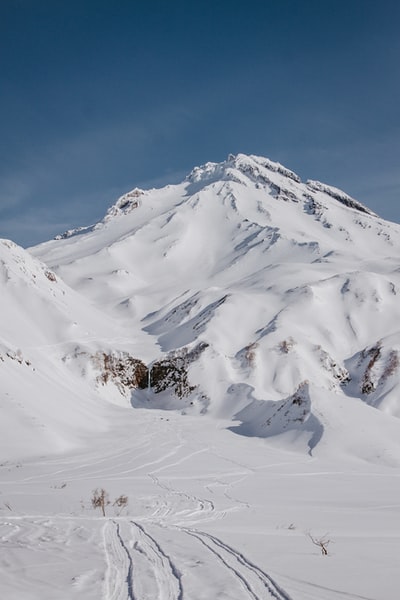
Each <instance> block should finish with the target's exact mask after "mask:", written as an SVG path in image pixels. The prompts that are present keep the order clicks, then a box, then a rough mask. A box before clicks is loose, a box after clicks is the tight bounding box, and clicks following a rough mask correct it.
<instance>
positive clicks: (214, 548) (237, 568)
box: [182, 528, 292, 600]
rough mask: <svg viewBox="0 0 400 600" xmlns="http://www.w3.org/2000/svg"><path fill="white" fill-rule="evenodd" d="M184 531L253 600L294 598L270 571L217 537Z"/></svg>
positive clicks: (286, 599)
mask: <svg viewBox="0 0 400 600" xmlns="http://www.w3.org/2000/svg"><path fill="white" fill-rule="evenodd" d="M182 531H184V532H185V533H187V534H188V535H190V536H192V537H194V538H196V539H197V540H199V541H200V542H201V543H202V544H203V545H204V546H205V547H206V548H207V549H208V550H209V551H210V552H211V553H212V554H213V555H214V556H215V557H216V558H218V560H219V561H220V562H221V563H222V564H223V565H224V567H225V568H227V569H228V570H229V571H230V572H231V574H232V575H234V576H235V577H236V578H237V580H238V581H239V583H240V584H241V586H242V587H243V589H244V590H245V592H246V593H247V596H248V597H249V598H251V599H252V600H265V599H266V597H267V596H266V593H268V597H270V598H274V599H275V600H292V599H291V597H290V596H289V594H288V593H287V592H285V591H284V590H283V589H282V588H281V587H280V586H279V585H278V584H277V583H276V582H275V581H274V580H273V579H272V577H271V576H270V575H268V573H265V572H264V571H262V570H261V569H260V568H259V567H257V566H256V565H254V564H253V563H252V562H250V561H249V560H247V558H245V557H244V556H243V554H241V553H240V552H238V551H237V550H235V549H234V548H231V547H230V546H228V545H227V544H225V543H224V542H222V541H221V540H220V539H218V538H217V537H215V536H213V535H211V534H209V533H205V532H203V531H198V530H191V529H186V528H182Z"/></svg>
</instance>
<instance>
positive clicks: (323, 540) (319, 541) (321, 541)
mask: <svg viewBox="0 0 400 600" xmlns="http://www.w3.org/2000/svg"><path fill="white" fill-rule="evenodd" d="M327 535H328V534H327V533H326V534H325V535H323V536H322V537H320V538H315V537H313V536H312V535H311V533H308V537H309V538H310V540H311V541H312V543H313V544H314V546H318V548H319V549H320V550H321V554H322V556H328V550H327V546H328V545H329V544H330V543H331V540H330V539H328V538H327Z"/></svg>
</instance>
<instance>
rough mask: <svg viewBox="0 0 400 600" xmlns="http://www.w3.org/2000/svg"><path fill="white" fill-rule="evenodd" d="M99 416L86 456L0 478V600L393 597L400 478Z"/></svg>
mask: <svg viewBox="0 0 400 600" xmlns="http://www.w3.org/2000/svg"><path fill="white" fill-rule="evenodd" d="M108 416H109V419H110V424H111V427H110V429H109V430H108V431H107V432H103V433H101V434H100V435H98V436H97V438H92V439H91V441H90V445H88V446H87V447H86V448H82V449H81V450H79V451H75V452H71V453H67V454H62V455H59V456H54V455H53V456H43V457H39V458H38V459H35V460H32V459H25V460H23V461H20V462H17V463H16V462H7V463H4V464H3V465H2V466H1V479H2V486H1V492H2V494H1V526H0V539H1V547H2V553H1V554H2V560H1V573H0V595H1V597H2V598H8V599H15V600H17V599H18V600H28V599H29V600H33V599H38V600H39V599H40V600H47V599H51V600H53V599H54V598H57V599H59V600H62V599H64V598H65V599H70V598H85V599H92V598H93V599H98V598H104V599H105V600H111V599H117V598H118V599H120V598H121V599H122V598H128V599H129V598H131V599H132V598H134V599H137V600H145V599H146V598H148V599H156V598H160V599H161V598H163V599H168V600H175V599H176V600H177V599H184V598H185V599H190V600H209V599H210V598H218V599H226V600H228V599H229V600H244V599H245V598H251V599H253V600H254V599H259V600H261V599H265V598H278V599H281V600H287V599H289V598H291V599H292V600H312V599H315V600H320V599H321V598H324V599H326V600H331V599H332V600H335V599H337V598H350V599H356V598H365V599H369V600H383V599H385V600H395V599H397V598H398V585H397V580H398V551H399V548H400V532H399V530H398V523H399V512H400V504H399V502H398V498H399V494H400V477H399V475H400V469H399V467H396V468H394V467H392V468H390V467H385V466H383V465H382V464H375V465H373V464H371V463H368V462H365V461H362V460H356V459H352V458H351V456H350V455H348V456H341V457H340V458H338V459H335V458H334V457H332V458H331V459H330V460H328V459H317V458H313V457H310V456H306V455H301V454H298V453H295V452H290V451H288V450H283V449H279V448H278V447H274V445H272V444H271V443H269V442H266V441H265V440H260V439H257V438H249V437H245V436H240V435H236V434H235V433H233V432H232V431H229V429H227V426H228V425H229V424H228V423H226V422H223V421H218V422H217V421H215V420H211V419H210V418H208V417H203V418H202V419H199V418H196V417H191V416H188V415H181V414H179V413H176V412H165V411H158V410H153V411H148V410H144V409H137V410H133V411H132V410H130V409H122V408H117V407H111V408H110V411H109V415H108ZM355 435H356V434H355ZM375 460H376V461H378V460H379V457H378V456H377V457H375ZM100 488H104V489H105V490H106V491H107V492H108V494H109V499H110V501H111V504H110V505H109V506H107V507H106V517H105V518H104V517H102V515H101V511H100V509H94V508H93V507H92V506H91V498H92V496H93V491H94V490H95V489H100ZM121 495H126V496H127V497H128V504H127V506H125V507H124V506H122V507H118V506H113V505H112V503H113V502H114V501H115V499H117V498H119V497H120V496H121ZM308 534H311V535H312V536H313V537H314V539H315V538H317V539H320V538H321V537H323V536H325V537H326V539H328V540H330V542H331V543H330V544H329V545H328V551H329V555H328V556H322V554H321V552H320V549H319V548H318V547H317V546H315V545H313V543H312V542H311V539H310V537H309V535H308Z"/></svg>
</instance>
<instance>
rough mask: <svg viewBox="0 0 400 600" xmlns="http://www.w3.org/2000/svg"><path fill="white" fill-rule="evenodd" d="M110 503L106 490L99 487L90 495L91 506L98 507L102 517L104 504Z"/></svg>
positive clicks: (104, 509) (104, 514)
mask: <svg viewBox="0 0 400 600" xmlns="http://www.w3.org/2000/svg"><path fill="white" fill-rule="evenodd" d="M109 504H110V501H109V499H108V494H107V492H106V491H105V490H104V489H103V488H101V489H100V490H98V489H96V490H94V491H93V495H92V506H93V508H100V509H101V512H102V515H103V517H105V516H106V506H108V505H109Z"/></svg>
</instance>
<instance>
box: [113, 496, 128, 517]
mask: <svg viewBox="0 0 400 600" xmlns="http://www.w3.org/2000/svg"><path fill="white" fill-rule="evenodd" d="M113 506H116V507H117V508H118V509H119V510H118V513H117V514H118V515H120V514H121V512H122V511H123V509H124V508H126V507H127V506H128V496H124V495H123V494H121V496H119V497H118V498H116V499H115V500H114V502H113Z"/></svg>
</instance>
